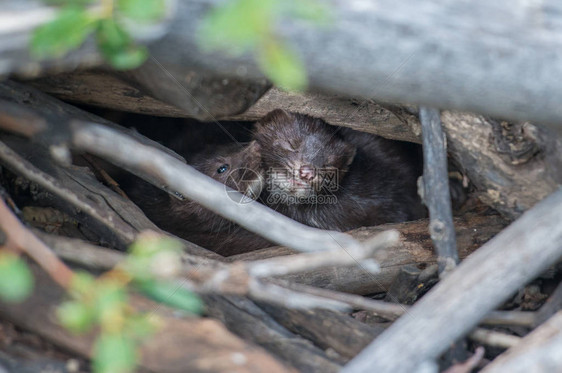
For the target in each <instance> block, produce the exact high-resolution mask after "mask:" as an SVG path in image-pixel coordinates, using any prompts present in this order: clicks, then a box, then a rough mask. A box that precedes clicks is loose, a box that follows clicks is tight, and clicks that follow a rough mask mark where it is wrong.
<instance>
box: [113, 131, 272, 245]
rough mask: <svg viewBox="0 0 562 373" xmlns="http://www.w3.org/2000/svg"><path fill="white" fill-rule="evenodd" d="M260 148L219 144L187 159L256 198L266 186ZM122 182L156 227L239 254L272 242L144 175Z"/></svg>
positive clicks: (250, 196)
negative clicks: (176, 194) (183, 197)
mask: <svg viewBox="0 0 562 373" xmlns="http://www.w3.org/2000/svg"><path fill="white" fill-rule="evenodd" d="M260 150H261V147H260V145H259V144H258V143H257V142H256V141H252V142H251V143H249V144H248V145H246V146H244V147H243V148H241V145H239V144H230V145H219V146H213V147H212V148H208V149H206V150H205V151H203V152H199V153H197V154H195V155H192V156H191V157H190V158H188V159H187V163H188V164H190V165H191V166H193V167H194V168H195V169H197V170H198V171H200V172H202V173H204V174H206V175H207V176H210V177H212V178H213V179H215V180H217V181H220V182H221V183H223V184H226V185H228V186H229V187H230V188H232V189H235V190H238V191H239V192H241V193H243V194H244V195H245V196H247V197H248V199H247V200H246V201H245V202H242V203H255V201H252V199H255V198H257V196H259V194H260V192H261V190H262V188H263V175H264V172H263V170H262V169H261V151H260ZM122 187H123V189H124V190H125V192H126V193H127V194H128V195H129V197H130V198H131V200H132V201H133V202H135V203H136V204H137V205H138V206H139V207H140V208H141V209H142V210H143V211H144V213H145V214H146V216H147V217H148V218H149V219H150V220H152V221H153V222H154V223H155V224H156V225H157V226H159V227H160V228H162V229H164V230H165V231H168V232H170V233H172V234H174V235H176V236H178V237H181V238H184V239H186V240H188V241H190V242H193V243H195V244H197V245H199V246H202V247H204V248H206V249H209V250H212V251H214V252H217V253H219V254H221V255H225V256H228V255H235V254H240V253H244V252H248V251H253V250H256V249H261V248H264V247H268V246H272V244H271V243H270V242H269V241H267V240H265V239H263V238H261V237H259V236H258V235H255V234H253V233H251V232H249V231H247V230H245V229H243V228H242V227H240V226H239V225H237V224H235V223H232V222H231V221H229V220H227V219H225V218H223V217H221V216H219V215H217V214H215V213H214V212H212V211H210V210H208V209H206V208H204V207H203V206H201V205H199V204H198V203H196V202H193V201H190V200H187V199H185V200H181V199H178V198H176V197H173V196H171V195H169V194H168V193H166V192H163V191H161V190H160V189H158V188H156V187H154V186H153V185H151V184H149V183H147V182H145V181H143V180H141V179H139V178H136V177H135V178H134V180H129V181H128V182H125V183H123V182H122ZM225 193H226V189H225Z"/></svg>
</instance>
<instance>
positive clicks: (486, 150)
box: [392, 107, 562, 219]
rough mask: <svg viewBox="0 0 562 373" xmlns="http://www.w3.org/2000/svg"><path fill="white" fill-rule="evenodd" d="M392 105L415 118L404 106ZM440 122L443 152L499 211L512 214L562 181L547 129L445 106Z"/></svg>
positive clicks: (560, 160) (559, 155)
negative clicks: (461, 111)
mask: <svg viewBox="0 0 562 373" xmlns="http://www.w3.org/2000/svg"><path fill="white" fill-rule="evenodd" d="M392 111H393V113H394V114H395V115H397V116H398V117H399V118H401V119H402V120H403V121H405V122H409V123H411V124H410V125H411V126H416V125H417V124H419V118H418V116H417V115H415V114H412V113H411V112H410V111H408V110H405V109H404V108H403V109H402V110H397V109H396V107H394V108H392ZM441 122H442V124H443V130H444V131H445V134H446V135H447V149H448V151H449V154H450V155H451V156H452V158H453V159H454V160H455V161H456V163H457V164H458V165H459V166H460V167H461V168H462V170H463V172H465V173H466V175H467V176H468V178H469V179H470V181H471V182H472V184H474V186H475V187H476V191H475V193H476V195H477V196H478V197H479V198H480V199H481V200H482V201H483V202H484V203H486V204H487V205H489V206H491V207H493V208H494V209H496V210H498V211H499V212H500V213H502V214H503V215H504V216H506V217H508V218H510V219H515V218H517V217H518V216H520V215H521V214H522V213H523V212H524V211H526V210H528V209H529V208H531V207H532V206H534V205H535V204H536V203H537V202H538V201H540V200H541V199H543V198H544V197H546V196H547V195H549V194H550V193H552V192H554V191H555V190H556V189H557V188H558V187H559V185H561V184H562V137H561V136H559V135H558V134H557V133H555V132H553V131H551V130H550V129H548V128H545V127H542V126H535V125H533V124H531V123H507V122H499V121H496V120H493V119H491V118H486V117H483V116H480V115H473V114H467V113H457V112H451V111H444V112H442V113H441ZM537 180H540V183H538V182H537Z"/></svg>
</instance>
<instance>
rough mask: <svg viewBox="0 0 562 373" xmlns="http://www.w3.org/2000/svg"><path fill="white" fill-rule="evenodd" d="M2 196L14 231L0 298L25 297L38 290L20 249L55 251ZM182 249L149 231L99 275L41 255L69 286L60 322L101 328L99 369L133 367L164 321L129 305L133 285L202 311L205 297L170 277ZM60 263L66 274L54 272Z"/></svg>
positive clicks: (100, 372) (96, 355)
mask: <svg viewBox="0 0 562 373" xmlns="http://www.w3.org/2000/svg"><path fill="white" fill-rule="evenodd" d="M0 202H1V203H0V214H3V216H2V217H1V218H2V219H1V220H2V229H3V231H9V232H11V234H10V235H9V236H8V237H7V238H6V239H5V240H4V241H5V242H3V249H2V250H1V251H0V300H2V301H7V302H21V301H24V300H25V299H26V298H27V297H28V296H29V294H30V293H31V291H32V290H33V276H32V274H31V271H30V269H29V267H28V265H27V263H26V262H25V261H24V260H23V259H22V258H21V257H19V256H18V255H17V254H16V252H18V251H21V252H25V253H27V254H29V255H30V256H31V257H33V258H35V259H36V260H37V257H38V256H39V257H42V258H47V257H48V256H49V254H50V253H45V250H46V249H45V246H44V245H43V244H41V243H40V241H37V240H35V237H34V236H32V234H31V232H29V231H28V230H27V229H25V228H24V227H23V226H22V225H21V223H19V221H17V219H16V218H15V216H13V215H12V214H11V212H10V211H9V210H8V208H7V206H6V205H5V204H4V203H3V201H1V200H0ZM8 229H11V230H8ZM38 243H39V244H38ZM24 244H25V245H24ZM47 250H48V249H47ZM181 250H182V246H181V243H179V242H178V241H177V240H174V239H172V238H169V237H163V236H161V235H158V234H156V233H153V232H145V233H143V234H141V235H139V238H138V240H137V241H136V242H135V243H133V244H132V245H131V247H130V249H129V255H128V256H127V257H126V259H125V260H124V261H123V262H121V263H120V264H119V265H118V266H117V267H116V268H114V269H112V270H111V271H108V272H106V273H104V274H102V275H101V276H99V277H98V278H95V277H93V276H92V275H90V274H89V273H86V272H79V273H74V272H72V271H70V270H69V269H68V267H66V266H65V265H64V264H62V263H56V261H58V260H55V261H53V262H51V263H50V264H46V263H44V262H43V263H42V262H40V261H38V264H40V265H41V266H42V267H43V268H44V269H45V270H47V272H48V273H49V274H50V275H51V277H53V279H54V280H55V281H56V282H58V283H59V284H61V285H63V286H64V287H65V288H66V290H67V291H68V295H69V299H68V300H67V301H65V302H64V303H62V304H61V305H60V306H59V307H58V309H57V316H58V319H59V321H60V322H61V324H62V325H63V326H64V327H66V328H67V329H68V330H70V331H71V332H74V333H84V332H88V331H91V330H93V329H94V328H95V329H96V330H97V331H98V337H97V339H96V341H95V344H94V350H93V369H94V371H95V372H97V373H110V372H111V373H127V372H132V371H134V368H135V366H136V364H137V362H138V359H139V354H138V349H139V346H140V344H141V343H142V341H143V340H144V339H146V338H147V337H149V336H150V335H151V334H152V333H154V332H155V331H156V330H157V328H158V326H159V323H160V322H159V320H158V318H157V317H156V316H155V315H153V314H142V313H139V312H137V311H135V310H134V308H133V307H132V306H131V305H130V302H129V290H130V289H132V290H137V291H140V292H142V293H143V294H145V295H147V296H149V297H151V298H153V299H155V300H157V301H159V302H161V303H165V304H168V305H170V306H173V307H175V308H177V309H180V310H183V311H185V312H187V313H190V314H200V313H201V312H202V310H203V304H202V302H201V300H200V298H199V297H197V296H196V295H195V294H193V293H191V292H189V291H187V290H184V289H183V288H179V287H178V286H176V285H175V284H174V283H172V282H171V280H170V279H171V278H172V277H173V276H176V275H177V274H178V272H179V270H180V264H179V263H181V258H180V253H181ZM40 252H41V255H36V254H37V253H40ZM45 254H47V255H45ZM53 264H54V265H53ZM57 266H58V269H59V270H60V269H63V271H62V272H63V273H65V274H64V275H62V276H61V275H60V272H59V271H57V272H55V268H57Z"/></svg>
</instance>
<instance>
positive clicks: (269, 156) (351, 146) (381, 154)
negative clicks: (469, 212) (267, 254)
mask: <svg viewBox="0 0 562 373" xmlns="http://www.w3.org/2000/svg"><path fill="white" fill-rule="evenodd" d="M254 138H255V139H256V141H257V142H258V143H259V144H260V145H261V147H262V159H263V166H264V169H265V170H266V173H268V180H269V182H268V183H266V189H268V190H266V191H265V192H264V193H263V194H262V200H263V201H264V202H265V203H266V204H268V205H269V206H270V207H272V208H273V209H275V210H277V211H279V212H280V213H282V214H284V215H287V216H289V217H291V218H293V219H295V220H297V221H299V222H302V223H304V224H308V225H310V226H314V227H318V228H323V229H335V230H341V231H345V230H349V229H353V228H358V227H361V226H372V225H378V224H383V223H392V222H402V221H407V220H413V219H417V218H421V217H423V216H424V215H425V210H424V208H423V207H422V206H421V202H420V200H419V197H418V196H417V187H416V181H417V177H418V176H419V175H420V174H421V172H420V169H421V168H420V164H421V162H420V159H421V158H419V157H418V155H419V151H417V150H412V149H408V146H407V145H405V144H402V143H399V142H396V141H390V140H385V139H383V138H381V137H378V136H375V135H371V134H367V133H363V132H357V131H353V130H350V129H347V128H339V127H335V126H330V125H328V124H326V123H325V122H323V121H322V120H320V119H317V118H312V117H310V116H306V115H301V114H294V113H288V112H285V111H282V110H275V111H273V112H271V113H269V114H268V115H267V116H265V117H264V118H263V119H262V120H260V121H259V122H257V123H256V128H255V133H254ZM303 164H304V165H310V166H313V167H315V168H316V169H326V168H328V169H331V168H335V169H337V170H338V175H339V180H338V182H339V189H338V190H336V191H327V190H325V188H323V187H318V186H317V185H316V184H315V181H314V180H312V182H311V183H310V190H307V191H305V192H295V193H304V194H306V195H307V196H308V197H309V196H313V195H314V196H325V195H330V194H332V195H333V196H335V197H336V198H337V202H336V203H334V204H318V203H300V204H284V203H278V202H274V201H272V200H271V198H270V197H271V196H272V195H273V194H275V191H272V190H271V186H272V184H271V180H272V176H271V174H270V173H269V172H268V171H269V170H270V169H271V168H279V167H281V168H287V169H292V168H294V167H295V165H297V166H296V168H298V167H299V165H301V166H302V165H303ZM289 172H291V171H289ZM294 174H295V175H296V176H295V178H298V172H296V171H294ZM299 182H302V180H300V181H299ZM289 185H290V184H289ZM274 189H275V188H274ZM289 193H293V191H292V190H290V191H289Z"/></svg>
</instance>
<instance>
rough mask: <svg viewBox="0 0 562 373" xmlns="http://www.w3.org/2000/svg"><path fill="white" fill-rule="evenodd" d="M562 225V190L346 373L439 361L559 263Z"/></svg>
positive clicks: (474, 258) (395, 370)
mask: <svg viewBox="0 0 562 373" xmlns="http://www.w3.org/2000/svg"><path fill="white" fill-rule="evenodd" d="M561 222H562V191H558V192H556V193H554V194H553V195H551V196H550V197H548V198H546V199H545V200H543V201H541V202H539V203H538V204H537V205H536V206H535V207H533V208H532V209H531V210H529V211H528V212H526V213H525V214H523V215H522V217H521V218H519V219H518V220H517V221H516V222H514V223H513V224H512V225H510V226H509V227H507V228H506V229H505V230H503V231H502V232H501V233H500V234H498V235H497V236H496V237H495V238H493V239H492V240H490V241H489V242H488V243H486V244H485V245H484V246H482V247H481V248H480V249H479V250H478V251H476V252H475V253H474V254H473V255H471V256H470V257H468V258H467V259H466V260H464V261H463V262H462V263H461V264H460V265H459V266H458V267H457V269H456V270H455V271H453V272H452V273H451V274H450V275H449V276H447V277H446V278H445V279H444V280H443V281H441V282H440V283H439V284H438V285H437V286H436V287H434V288H433V289H432V290H431V291H430V292H429V293H428V294H426V295H425V296H424V297H423V298H422V299H421V300H420V301H419V302H418V303H416V304H415V305H414V306H413V307H412V308H411V309H410V310H409V312H408V313H407V314H405V315H404V316H403V317H401V318H400V319H398V320H397V321H396V322H395V323H394V324H393V325H392V326H391V327H389V328H388V329H387V330H386V331H385V332H384V333H383V334H381V336H380V337H378V338H377V339H376V340H375V341H374V342H372V343H371V344H370V345H369V346H368V347H367V348H365V350H363V351H362V352H361V353H360V354H359V355H358V356H357V357H356V358H355V359H353V360H352V361H351V362H350V363H349V364H348V365H347V366H346V367H345V368H344V370H343V372H345V373H359V372H373V371H376V372H381V373H384V372H392V373H400V372H405V373H406V372H413V371H415V369H416V367H418V366H419V365H420V364H422V363H425V362H427V361H431V360H433V359H435V358H437V357H438V356H439V355H440V354H441V353H443V352H444V351H445V350H446V349H447V347H448V346H449V345H450V344H451V343H453V342H454V341H455V340H456V339H457V338H459V337H460V336H462V335H463V334H465V333H467V332H468V331H469V330H470V329H471V328H473V327H474V326H475V325H476V324H477V323H478V322H479V321H480V320H481V319H482V318H483V317H484V316H485V314H486V313H488V312H489V311H490V310H492V309H493V308H494V307H496V306H498V305H499V304H501V303H502V302H503V301H504V300H505V299H507V298H508V297H509V296H510V294H512V293H513V292H514V291H515V290H516V289H517V288H519V287H520V286H522V285H524V284H526V283H527V282H529V281H530V280H531V279H533V278H534V277H536V276H537V275H538V274H540V273H541V272H542V271H543V270H545V269H546V268H547V267H548V266H549V265H551V264H553V263H555V262H556V260H558V259H559V258H560V256H561V255H562V246H560V242H562V223H561ZM444 321H446V323H447V327H443V322H444ZM428 336H431V339H428Z"/></svg>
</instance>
